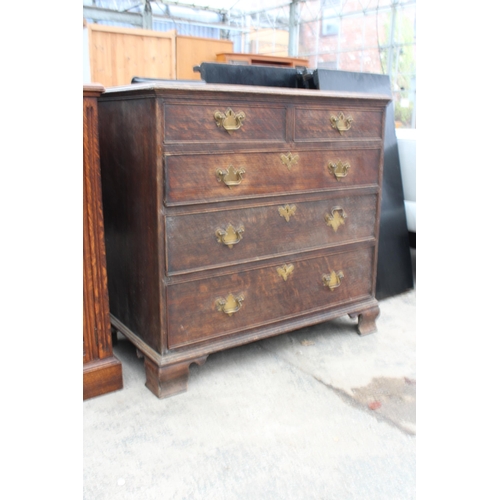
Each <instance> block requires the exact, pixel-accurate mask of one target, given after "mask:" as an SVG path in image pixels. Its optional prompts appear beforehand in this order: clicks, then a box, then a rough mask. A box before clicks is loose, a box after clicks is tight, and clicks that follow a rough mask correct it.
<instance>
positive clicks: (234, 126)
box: [214, 108, 246, 132]
mask: <svg viewBox="0 0 500 500" xmlns="http://www.w3.org/2000/svg"><path fill="white" fill-rule="evenodd" d="M245 117H246V115H245V113H243V111H239V112H238V113H235V112H234V111H233V110H232V109H231V108H227V110H226V112H225V113H222V112H220V111H216V112H215V113H214V119H215V123H217V126H218V127H222V128H223V129H224V130H227V131H228V132H232V131H233V130H238V129H239V128H240V127H241V125H242V124H243V120H244V119H245Z"/></svg>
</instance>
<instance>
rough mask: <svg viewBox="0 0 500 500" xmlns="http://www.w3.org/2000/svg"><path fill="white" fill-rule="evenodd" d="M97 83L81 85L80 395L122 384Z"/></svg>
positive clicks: (84, 396)
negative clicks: (114, 338) (112, 315)
mask: <svg viewBox="0 0 500 500" xmlns="http://www.w3.org/2000/svg"><path fill="white" fill-rule="evenodd" d="M103 91H104V87H102V86H101V85H96V84H94V85H90V84H89V85H84V86H83V399H87V398H91V397H94V396H98V395H100V394H105V393H107V392H111V391H115V390H117V389H121V388H122V387H123V382H122V365H121V363H120V361H118V359H116V358H115V357H114V356H113V349H112V342H111V325H110V319H109V302H108V289H107V276H106V253H105V248H104V223H103V215H102V200H101V175H100V166H99V142H98V124H97V98H98V96H99V95H101V93H102V92H103Z"/></svg>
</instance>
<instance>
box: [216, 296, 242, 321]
mask: <svg viewBox="0 0 500 500" xmlns="http://www.w3.org/2000/svg"><path fill="white" fill-rule="evenodd" d="M243 299H244V297H243V295H236V296H235V295H233V294H232V293H230V294H229V295H228V296H227V297H226V298H225V299H222V298H218V299H216V300H215V307H216V308H217V311H221V312H223V313H226V314H227V315H228V316H232V315H233V314H234V313H236V312H238V311H239V310H240V309H241V303H242V302H243Z"/></svg>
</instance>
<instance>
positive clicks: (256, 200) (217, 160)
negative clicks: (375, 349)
mask: <svg viewBox="0 0 500 500" xmlns="http://www.w3.org/2000/svg"><path fill="white" fill-rule="evenodd" d="M387 103H388V99H387V97H385V96H380V95H355V94H341V93H333V92H321V91H313V90H301V89H276V88H269V87H266V88H265V87H251V86H240V85H238V86H232V85H210V84H207V85H203V86H196V85H192V84H181V83H179V82H172V83H165V84H141V85H132V86H126V87H120V88H118V87H117V88H114V89H108V90H107V91H106V92H105V93H104V94H103V95H102V96H101V98H100V99H99V113H100V115H99V116H100V119H99V124H100V130H99V134H100V140H101V143H100V144H101V165H102V182H103V203H104V215H105V217H104V220H105V223H106V248H107V252H108V257H109V258H108V273H109V293H110V308H111V318H112V323H113V325H114V326H115V327H116V328H117V329H118V330H119V331H121V332H122V333H123V334H124V335H125V336H127V337H128V338H129V339H130V340H131V341H132V342H133V343H134V344H135V346H136V347H137V349H138V350H139V351H140V352H142V354H144V358H145V368H146V385H147V387H148V388H149V389H150V390H151V391H152V392H153V393H154V394H156V395H157V396H158V397H165V396H170V395H173V394H176V393H178V392H182V391H185V390H186V389H187V380H188V374H189V365H190V364H191V363H193V362H194V363H198V364H202V363H203V362H204V361H205V360H206V358H207V356H208V355H209V354H210V353H213V352H216V351H219V350H223V349H226V348H229V347H234V346H237V345H242V344H245V343H249V342H253V341H256V340H259V339H263V338H266V337H269V336H272V335H278V334H281V333H284V332H289V331H291V330H294V329H298V328H302V327H305V326H308V325H311V324H315V323H319V322H323V321H326V320H331V319H333V318H336V317H339V316H342V315H345V314H348V315H350V316H351V317H357V318H358V330H359V332H360V333H361V334H366V333H371V332H374V331H375V330H376V326H375V319H376V317H377V316H378V314H379V308H378V303H377V301H376V299H375V294H374V292H375V278H376V276H375V273H376V261H377V238H378V226H379V217H380V201H381V200H380V197H381V180H382V164H383V158H382V155H383V133H384V132H383V131H384V119H385V107H386V105H387Z"/></svg>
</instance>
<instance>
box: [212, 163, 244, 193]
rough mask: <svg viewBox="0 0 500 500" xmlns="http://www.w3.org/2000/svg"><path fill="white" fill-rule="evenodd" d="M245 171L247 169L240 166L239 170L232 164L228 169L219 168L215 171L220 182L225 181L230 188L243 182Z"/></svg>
mask: <svg viewBox="0 0 500 500" xmlns="http://www.w3.org/2000/svg"><path fill="white" fill-rule="evenodd" d="M244 173H245V169H243V168H240V169H238V170H235V168H234V167H233V166H232V165H229V168H228V169H227V170H222V169H220V168H218V169H217V170H216V171H215V174H216V176H217V180H218V181H219V182H223V183H224V184H225V185H226V186H227V187H228V188H231V187H232V186H237V185H238V184H241V181H242V180H243V174H244Z"/></svg>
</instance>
